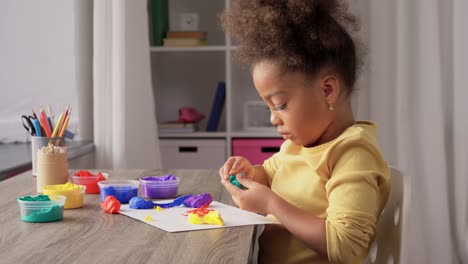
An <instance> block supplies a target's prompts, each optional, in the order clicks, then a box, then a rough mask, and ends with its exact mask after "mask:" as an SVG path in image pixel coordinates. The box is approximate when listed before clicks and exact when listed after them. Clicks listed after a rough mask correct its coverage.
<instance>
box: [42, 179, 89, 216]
mask: <svg viewBox="0 0 468 264" xmlns="http://www.w3.org/2000/svg"><path fill="white" fill-rule="evenodd" d="M85 189H86V186H83V185H78V184H74V183H71V182H67V183H65V184H56V185H47V186H44V188H43V192H44V194H58V195H63V196H65V197H67V199H66V200H65V205H64V206H63V208H64V209H72V208H80V207H83V198H84V191H85Z"/></svg>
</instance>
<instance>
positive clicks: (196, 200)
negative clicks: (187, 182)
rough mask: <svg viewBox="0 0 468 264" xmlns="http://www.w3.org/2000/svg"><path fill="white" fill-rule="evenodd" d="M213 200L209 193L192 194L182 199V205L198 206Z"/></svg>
mask: <svg viewBox="0 0 468 264" xmlns="http://www.w3.org/2000/svg"><path fill="white" fill-rule="evenodd" d="M212 201H213V196H211V194H209V193H204V194H198V195H193V196H191V197H189V198H187V199H185V201H184V205H185V206H187V207H194V208H200V207H202V206H204V205H207V204H208V205H209V204H210V203H211V202H212Z"/></svg>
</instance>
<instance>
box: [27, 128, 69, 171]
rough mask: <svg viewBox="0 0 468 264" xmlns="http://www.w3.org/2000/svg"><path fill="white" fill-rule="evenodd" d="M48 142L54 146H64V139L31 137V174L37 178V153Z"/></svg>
mask: <svg viewBox="0 0 468 264" xmlns="http://www.w3.org/2000/svg"><path fill="white" fill-rule="evenodd" d="M49 142H50V143H51V144H53V145H55V146H61V147H64V146H65V138H64V137H53V138H51V137H31V160H32V174H33V176H37V166H36V165H37V151H38V150H39V149H40V148H42V147H45V146H47V145H48V144H49Z"/></svg>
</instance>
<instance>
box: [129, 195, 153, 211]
mask: <svg viewBox="0 0 468 264" xmlns="http://www.w3.org/2000/svg"><path fill="white" fill-rule="evenodd" d="M128 206H129V207H130V208H132V209H153V208H154V204H153V201H146V200H145V199H143V198H141V197H139V196H136V197H133V198H132V199H130V202H129V203H128Z"/></svg>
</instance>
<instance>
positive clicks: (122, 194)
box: [100, 186, 138, 203]
mask: <svg viewBox="0 0 468 264" xmlns="http://www.w3.org/2000/svg"><path fill="white" fill-rule="evenodd" d="M109 195H114V196H115V198H117V200H119V202H121V203H128V202H129V201H130V199H132V198H133V197H135V196H137V195H138V188H134V187H129V186H123V187H121V186H119V187H113V186H109V187H105V188H101V193H100V197H101V202H104V200H105V199H106V196H109Z"/></svg>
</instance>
